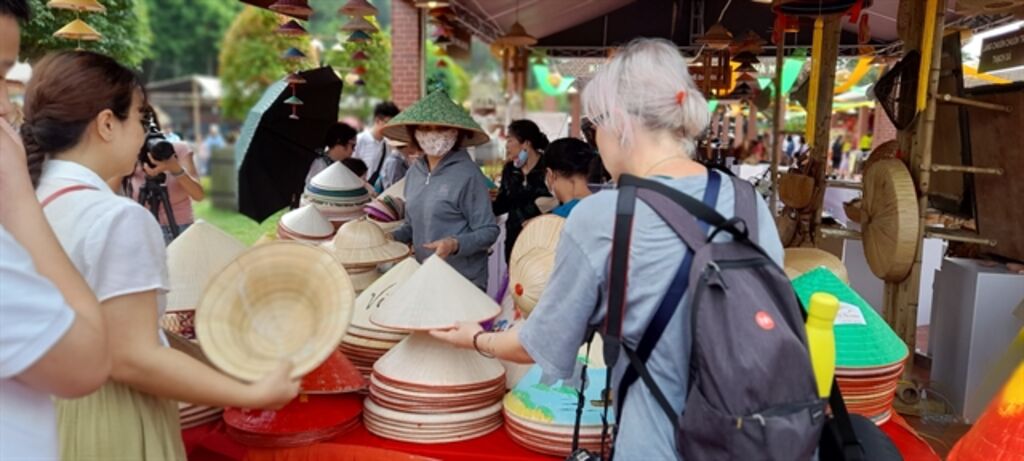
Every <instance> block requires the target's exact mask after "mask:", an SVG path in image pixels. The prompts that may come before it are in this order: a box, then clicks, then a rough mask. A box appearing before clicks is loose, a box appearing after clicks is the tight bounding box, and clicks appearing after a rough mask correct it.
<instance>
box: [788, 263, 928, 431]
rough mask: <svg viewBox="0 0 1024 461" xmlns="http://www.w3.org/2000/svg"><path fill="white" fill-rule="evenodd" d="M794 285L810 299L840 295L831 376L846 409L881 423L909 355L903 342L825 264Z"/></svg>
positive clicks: (889, 409)
mask: <svg viewBox="0 0 1024 461" xmlns="http://www.w3.org/2000/svg"><path fill="white" fill-rule="evenodd" d="M793 288H794V289H795V290H796V293H797V295H798V296H799V297H800V300H801V301H802V302H803V305H804V306H808V305H810V298H811V295H813V294H814V293H818V292H825V293H829V294H831V295H833V296H835V297H836V298H839V313H838V314H836V319H835V322H834V332H835V344H836V381H837V382H838V383H839V389H840V390H841V391H842V393H843V400H845V402H846V407H847V409H848V410H849V411H850V412H852V413H857V414H860V415H862V416H864V417H866V418H870V419H871V420H872V421H874V422H875V424H878V425H881V424H883V423H885V422H886V421H888V420H889V418H890V417H892V411H893V410H892V402H893V399H894V398H895V397H896V387H897V385H898V381H899V378H900V375H902V374H903V366H904V363H905V362H906V360H907V356H908V355H909V349H908V348H907V345H906V344H905V343H903V341H902V340H901V339H900V337H899V336H898V335H897V334H896V332H894V331H893V330H892V328H890V327H889V325H888V324H886V323H885V320H884V319H882V317H881V316H880V315H878V313H877V312H875V310H874V309H873V308H872V307H871V306H870V305H869V304H868V303H867V301H865V300H864V298H862V297H861V296H860V295H858V294H857V292H856V291H854V290H853V289H852V288H850V287H849V285H847V284H845V283H843V281H842V280H840V279H839V277H837V276H836V275H835V274H834V273H833V272H832V271H830V270H829V269H826V268H824V267H819V268H817V269H813V270H811V271H809V272H807V273H805V274H803V275H801V276H800V277H797V278H796V279H795V280H793Z"/></svg>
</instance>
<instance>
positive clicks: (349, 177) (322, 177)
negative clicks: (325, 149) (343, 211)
mask: <svg viewBox="0 0 1024 461" xmlns="http://www.w3.org/2000/svg"><path fill="white" fill-rule="evenodd" d="M307 189H308V190H311V191H313V192H314V193H317V194H323V195H331V196H333V195H332V194H329V193H325V192H348V191H355V192H356V193H359V194H362V195H365V194H367V192H366V188H365V187H363V180H362V179H360V178H359V176H356V174H355V173H353V172H352V170H350V169H348V167H346V166H345V164H343V163H341V162H334V163H332V164H331V166H329V167H327V168H324V171H321V172H319V173H317V174H316V176H313V178H312V179H310V181H309V186H307ZM346 197H347V195H346Z"/></svg>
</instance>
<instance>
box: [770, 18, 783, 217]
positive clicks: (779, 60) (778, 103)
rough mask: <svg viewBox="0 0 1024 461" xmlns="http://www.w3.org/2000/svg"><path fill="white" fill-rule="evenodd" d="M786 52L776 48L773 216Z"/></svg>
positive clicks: (773, 121) (776, 198)
mask: <svg viewBox="0 0 1024 461" xmlns="http://www.w3.org/2000/svg"><path fill="white" fill-rule="evenodd" d="M782 43H786V33H785V32H783V33H782ZM785 57H786V54H785V47H783V46H779V47H778V48H776V49H775V116H774V117H772V119H773V120H772V170H771V171H772V187H771V194H770V195H769V196H768V209H769V210H771V211H772V216H775V215H776V212H777V210H776V207H777V206H778V195H779V194H778V191H779V156H780V155H782V126H783V125H782V119H783V118H785V117H786V112H785V108H784V107H783V106H782V101H783V98H782V67H783V64H784V60H785Z"/></svg>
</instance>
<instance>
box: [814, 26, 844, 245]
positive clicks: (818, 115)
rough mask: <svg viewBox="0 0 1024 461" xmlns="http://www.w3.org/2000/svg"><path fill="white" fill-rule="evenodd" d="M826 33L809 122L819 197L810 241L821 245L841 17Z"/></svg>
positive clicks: (815, 199)
mask: <svg viewBox="0 0 1024 461" xmlns="http://www.w3.org/2000/svg"><path fill="white" fill-rule="evenodd" d="M823 19H824V27H823V31H822V41H821V52H820V56H821V79H820V80H819V81H818V91H817V98H816V99H815V101H814V102H812V104H814V107H815V110H814V119H813V120H811V119H808V120H807V123H813V124H814V126H813V129H814V131H813V133H814V137H813V138H811V139H809V140H808V142H810V143H811V161H812V164H813V165H814V170H813V173H814V184H815V195H814V202H813V203H814V204H813V205H812V206H811V212H812V213H813V214H814V216H812V217H811V219H812V221H811V223H810V224H811V229H810V235H809V236H808V237H810V239H811V241H813V242H818V241H820V238H819V237H820V236H819V235H818V230H819V227H821V209H822V205H823V204H824V202H825V190H826V189H827V188H828V185H827V184H826V183H825V169H826V165H827V164H828V162H829V142H828V141H829V139H828V134H829V132H828V131H829V127H830V126H832V96H833V94H834V90H835V82H836V63H837V62H838V60H839V32H840V30H841V29H840V27H839V26H840V21H841V20H842V18H841V17H840V16H835V15H833V16H826V17H824V18H823Z"/></svg>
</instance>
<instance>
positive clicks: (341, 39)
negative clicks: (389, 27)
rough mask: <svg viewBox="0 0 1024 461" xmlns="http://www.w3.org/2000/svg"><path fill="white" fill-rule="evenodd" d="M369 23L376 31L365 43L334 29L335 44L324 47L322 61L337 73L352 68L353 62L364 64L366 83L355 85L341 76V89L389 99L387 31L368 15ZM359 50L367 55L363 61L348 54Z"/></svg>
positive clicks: (388, 46) (389, 72) (346, 92)
mask: <svg viewBox="0 0 1024 461" xmlns="http://www.w3.org/2000/svg"><path fill="white" fill-rule="evenodd" d="M368 20H369V21H370V23H372V24H373V25H375V26H377V27H378V30H377V32H375V33H373V34H370V41H368V42H365V43H353V42H349V41H346V40H347V38H348V34H345V33H343V32H341V33H336V34H335V38H336V40H337V42H338V44H337V45H335V46H334V47H332V48H331V49H329V50H327V52H326V53H325V56H324V62H325V63H327V65H329V66H331V67H333V68H334V69H335V70H336V71H337V72H338V73H340V74H341V75H343V76H345V75H347V74H349V73H351V72H353V71H354V70H355V68H356V67H357V66H363V67H365V68H366V74H364V75H363V81H364V82H366V86H363V87H357V86H355V85H352V84H351V83H350V82H349V81H348V79H345V80H346V81H345V90H344V93H345V94H346V95H348V94H359V95H362V96H368V97H371V98H376V99H381V100H388V99H391V34H390V33H389V32H388V31H386V30H383V29H380V28H379V27H380V24H379V23H378V22H377V19H376V18H372V17H371V18H368ZM359 50H362V51H363V52H365V53H366V55H367V56H368V57H369V59H367V60H366V61H356V60H354V59H352V56H353V55H355V54H356V52H357V51H359Z"/></svg>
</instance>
